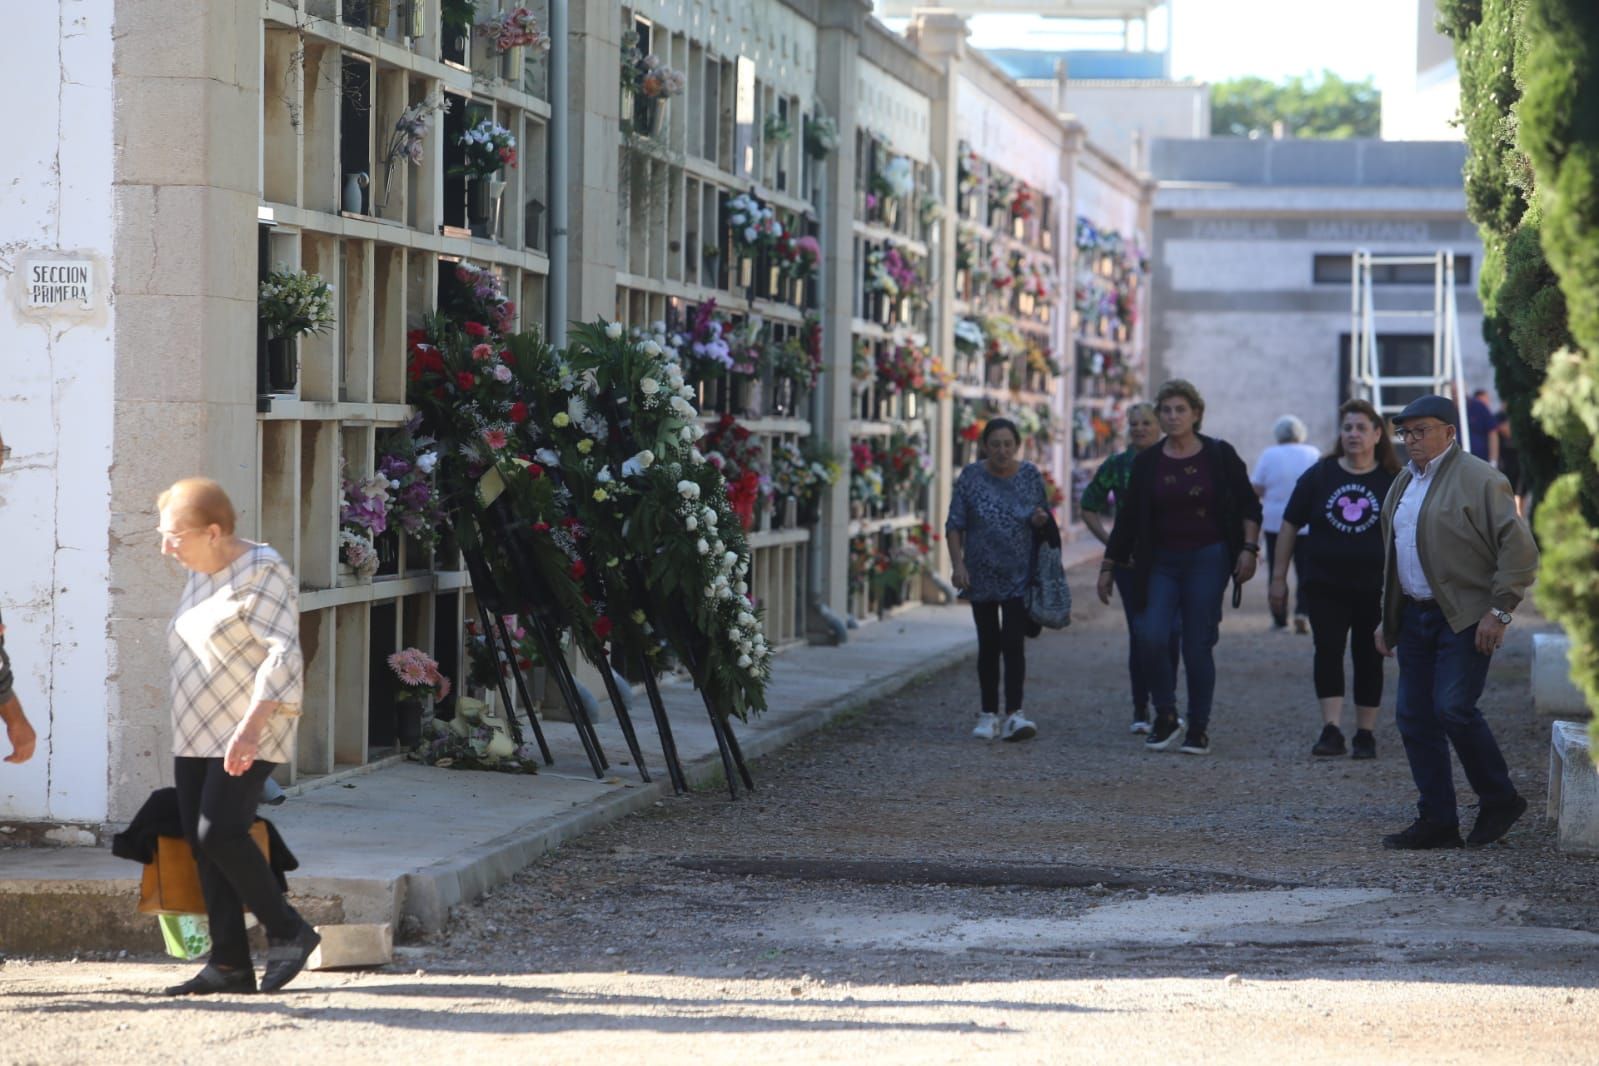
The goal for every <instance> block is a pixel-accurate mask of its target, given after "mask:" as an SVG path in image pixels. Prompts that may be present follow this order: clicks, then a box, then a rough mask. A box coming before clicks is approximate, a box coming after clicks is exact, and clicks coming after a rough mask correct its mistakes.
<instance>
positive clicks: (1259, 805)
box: [0, 569, 1599, 1062]
mask: <svg viewBox="0 0 1599 1066" xmlns="http://www.w3.org/2000/svg"><path fill="white" fill-rule="evenodd" d="M1091 576H1092V571H1091V570H1086V571H1085V570H1082V569H1079V570H1076V571H1074V572H1073V585H1074V592H1075V594H1076V598H1077V604H1078V610H1077V621H1076V622H1075V624H1074V625H1073V626H1072V627H1071V628H1069V629H1068V630H1066V631H1064V632H1061V633H1046V634H1045V635H1044V636H1043V637H1041V638H1039V639H1038V640H1035V641H1031V642H1030V643H1029V645H1028V657H1029V662H1028V666H1029V683H1028V696H1027V704H1026V706H1027V710H1028V712H1029V716H1030V717H1032V718H1033V719H1034V720H1036V721H1037V723H1038V726H1039V736H1038V737H1037V738H1036V739H1035V740H1032V741H1028V742H1024V743H1018V744H1004V743H1000V742H984V741H980V740H976V739H973V738H972V737H971V736H970V735H969V733H970V727H971V719H972V713H973V711H974V709H975V704H976V678H975V670H974V669H973V668H972V667H971V665H970V664H965V665H960V666H956V667H952V668H950V669H947V670H944V671H942V672H940V673H938V674H936V675H934V676H931V677H929V678H927V679H926V680H924V681H922V682H920V683H917V684H915V685H912V686H911V687H909V688H907V689H905V690H903V691H901V692H900V693H899V694H897V695H895V696H893V697H890V698H887V699H884V700H880V701H878V702H876V703H874V704H872V705H871V706H870V707H869V708H868V709H867V710H866V711H864V712H862V713H860V714H858V715H855V716H852V717H849V718H847V719H844V720H841V721H840V722H838V723H837V724H835V725H834V726H833V727H831V728H829V729H827V730H825V731H823V732H821V733H819V734H815V735H813V736H811V737H810V738H808V739H805V740H802V741H800V742H798V743H796V744H795V745H793V746H791V747H789V748H786V749H784V750H782V751H781V752H779V753H778V754H776V755H774V756H771V757H768V758H766V759H763V760H761V761H759V762H758V763H756V765H755V767H754V770H755V774H756V781H757V785H758V786H759V790H758V791H757V792H756V793H755V794H754V795H752V796H748V797H746V798H744V799H741V800H739V801H738V802H736V803H730V802H729V801H728V799H727V797H726V793H725V792H722V791H718V790H716V789H707V790H704V791H702V792H700V793H698V794H695V795H693V796H691V797H688V798H684V799H679V800H668V801H663V802H662V803H661V804H659V805H657V806H656V807H655V808H653V809H652V810H651V811H649V812H648V813H646V814H645V815H642V816H637V817H632V818H628V819H625V820H623V821H622V822H620V823H617V824H615V825H613V826H610V827H608V828H605V829H601V830H599V831H596V832H595V833H593V834H591V835H588V836H586V837H583V838H581V839H580V840H579V841H577V842H576V843H573V844H570V845H567V846H565V847H563V848H561V849H560V850H559V851H557V852H555V853H554V854H552V855H550V856H548V857H546V858H545V859H543V860H541V861H539V862H538V863H535V864H534V865H533V866H531V867H530V868H528V869H527V870H525V871H524V872H523V873H522V874H520V875H519V876H518V877H517V878H516V879H515V880H514V881H513V882H512V883H510V884H508V885H505V886H503V887H501V888H500V889H497V890H495V891H494V892H492V893H490V894H489V895H488V896H487V897H485V898H484V899H482V900H481V901H479V902H478V903H476V904H473V905H470V906H468V907H466V908H463V909H462V910H461V911H460V912H459V913H458V915H457V916H456V920H455V922H454V923H453V924H452V926H451V928H450V929H449V930H448V931H447V932H446V933H445V934H443V935H442V936H440V937H437V938H433V939H429V940H423V941H417V940H415V939H413V940H411V942H409V943H407V944H406V945H405V946H403V947H402V948H401V950H400V952H399V957H398V958H397V959H396V962H395V964H394V965H392V966H389V967H386V968H383V969H380V970H375V971H367V972H344V973H337V972H323V973H307V974H306V975H304V976H303V977H302V978H301V980H300V981H299V982H297V984H296V985H295V986H294V987H293V988H292V989H291V991H290V993H289V994H286V995H283V996H278V997H266V996H261V997H253V998H248V999H244V998H241V999H240V1000H239V1001H238V1003H237V1004H235V1009H233V1010H229V1011H223V1010H219V1009H218V1004H217V1003H216V1002H210V1003H207V1002H193V1001H190V1002H171V1001H158V1000H154V999H151V998H149V997H148V996H147V995H145V994H144V990H145V989H147V988H150V987H156V986H159V985H160V984H161V983H163V978H165V977H167V976H169V975H170V974H171V973H173V972H176V971H175V970H174V966H177V965H186V964H172V965H168V964H166V963H164V962H162V961H159V960H154V959H142V960H141V959H132V960H126V961H123V962H114V963H113V962H106V963H96V962H79V963H76V964H73V963H66V962H25V961H21V960H15V959H13V960H11V961H10V962H9V963H8V964H7V965H6V966H5V967H4V968H3V969H0V989H3V990H4V993H5V995H4V998H3V1002H4V1008H5V1009H4V1010H3V1011H0V1033H3V1034H5V1040H6V1043H7V1046H8V1054H7V1056H6V1057H7V1058H8V1060H10V1061H30V1057H32V1058H38V1059H43V1058H45V1057H47V1056H49V1057H55V1056H59V1055H60V1054H61V1053H62V1051H63V1050H64V1049H67V1048H71V1049H73V1052H72V1053H71V1054H69V1055H68V1057H69V1058H71V1059H72V1060H73V1061H78V1060H80V1059H82V1060H88V1059H90V1058H93V1057H95V1056H96V1054H98V1053H101V1052H108V1051H110V1050H112V1049H113V1048H115V1049H117V1052H118V1056H119V1058H120V1059H122V1060H123V1061H154V1060H155V1059H156V1058H158V1057H161V1056H166V1058H164V1061H170V1056H172V1055H173V1054H174V1053H176V1054H177V1056H178V1058H179V1059H180V1060H181V1059H182V1058H184V1057H185V1055H184V1054H183V1051H184V1049H189V1050H192V1051H193V1052H195V1053H196V1054H197V1053H198V1051H199V1049H200V1048H201V1047H203V1046H206V1044H207V1042H208V1041H215V1040H221V1039H226V1040H228V1041H229V1044H230V1046H232V1047H238V1048H240V1049H241V1050H244V1051H247V1052H254V1051H265V1050H267V1049H269V1048H271V1047H274V1046H278V1047H284V1046H287V1045H284V1044H282V1043H281V1041H282V1040H283V1039H284V1038H285V1037H286V1036H287V1037H289V1038H291V1039H292V1041H293V1045H292V1046H293V1047H294V1049H295V1052H296V1057H302V1056H309V1055H313V1054H316V1055H321V1054H336V1055H338V1056H340V1058H341V1060H343V1061H350V1062H365V1061H377V1060H379V1059H387V1058H389V1057H390V1056H391V1055H392V1054H393V1052H394V1050H395V1049H396V1048H397V1047H399V1046H403V1047H405V1048H406V1049H408V1051H409V1052H411V1053H414V1054H418V1055H426V1056H435V1055H445V1054H449V1055H453V1056H456V1057H458V1058H460V1060H461V1061H501V1060H504V1061H512V1060H521V1061H525V1060H527V1059H529V1058H540V1059H547V1060H551V1061H570V1060H572V1059H575V1058H577V1057H578V1056H579V1055H583V1056H588V1055H591V1054H593V1053H594V1052H595V1051H596V1049H599V1048H603V1049H604V1051H605V1053H606V1054H607V1055H611V1054H618V1053H626V1054H628V1055H634V1054H648V1055H650V1056H651V1057H652V1058H654V1059H656V1060H658V1061H689V1060H694V1061H699V1062H705V1061H711V1062H720V1061H728V1062H732V1061H751V1060H752V1059H759V1060H763V1061H777V1062H787V1061H792V1062H814V1061H841V1062H842V1061H851V1062H859V1061H862V1060H865V1059H867V1058H873V1059H880V1060H885V1061H913V1060H914V1061H937V1062H944V1061H1016V1062H1033V1061H1038V1062H1045V1061H1047V1062H1066V1061H1085V1062H1086V1061H1103V1060H1104V1059H1105V1057H1106V1056H1108V1055H1110V1054H1111V1053H1112V1052H1111V1049H1115V1052H1114V1053H1115V1056H1116V1057H1117V1058H1118V1059H1119V1060H1121V1061H1124V1062H1169V1061H1178V1060H1185V1061H1194V1060H1205V1059H1221V1058H1223V1057H1225V1058H1226V1059H1227V1060H1228V1061H1230V1062H1239V1061H1243V1062H1275V1061H1281V1057H1282V1048H1283V1046H1284V1045H1285V1043H1287V1042H1294V1043H1296V1044H1297V1045H1299V1047H1300V1048H1302V1049H1303V1050H1302V1051H1300V1052H1296V1057H1299V1058H1303V1059H1304V1060H1305V1061H1316V1062H1319V1061H1385V1060H1392V1059H1394V1058H1404V1059H1406V1060H1407V1061H1433V1060H1438V1061H1443V1060H1448V1061H1466V1062H1472V1061H1482V1062H1489V1061H1493V1062H1504V1061H1518V1062H1531V1061H1565V1060H1567V1059H1570V1058H1571V1057H1572V1056H1579V1057H1580V1055H1581V1054H1582V1052H1580V1051H1579V1050H1578V1049H1582V1048H1586V1047H1588V1046H1589V1044H1588V1040H1587V1036H1586V1031H1587V1027H1588V1024H1589V1022H1588V1019H1591V1018H1592V1017H1593V1012H1594V1009H1595V1007H1599V994H1596V992H1595V985H1596V982H1599V963H1596V962H1595V961H1594V959H1595V954H1596V953H1595V948H1596V947H1599V906H1596V905H1595V904H1594V903H1593V901H1592V899H1591V885H1592V883H1593V878H1594V875H1595V873H1596V872H1599V871H1596V867H1595V860H1592V859H1587V858H1582V857H1577V856H1570V855H1565V854H1562V853H1560V852H1558V851H1557V850H1555V847H1554V841H1553V833H1552V831H1551V830H1550V829H1549V828H1548V827H1547V826H1545V825H1544V823H1543V820H1542V818H1541V807H1542V802H1541V801H1542V797H1543V794H1544V789H1545V774H1546V772H1547V771H1546V760H1547V745H1548V729H1549V726H1548V722H1547V720H1542V719H1539V718H1537V717H1536V716H1535V715H1534V714H1533V712H1532V710H1531V707H1530V699H1529V697H1528V694H1527V693H1528V664H1529V657H1530V647H1531V631H1532V630H1534V629H1535V628H1537V627H1539V626H1541V625H1542V624H1543V623H1541V622H1540V621H1539V620H1538V619H1537V618H1536V616H1535V615H1533V614H1532V613H1531V612H1530V611H1527V612H1525V615H1526V617H1525V618H1520V617H1518V622H1517V624H1516V626H1515V627H1513V632H1512V637H1511V640H1510V642H1509V644H1508V645H1507V649H1506V651H1505V652H1504V653H1501V655H1500V656H1499V657H1498V659H1497V661H1496V663H1495V666H1494V670H1493V672H1492V675H1491V678H1490V682H1489V686H1488V691H1487V694H1486V696H1485V699H1484V704H1483V706H1484V710H1485V712H1486V714H1487V716H1488V718H1489V720H1490V722H1491V723H1492V725H1493V727H1494V729H1495V731H1496V733H1497V734H1498V736H1499V738H1500V740H1501V742H1502V744H1503V745H1504V748H1505V751H1506V754H1507V757H1508V758H1509V761H1510V764H1511V768H1512V772H1513V774H1514V777H1515V780H1516V784H1517V787H1518V788H1519V789H1520V790H1521V791H1522V792H1523V793H1524V794H1525V795H1527V796H1528V797H1529V798H1530V799H1532V800H1533V802H1534V808H1533V811H1532V812H1529V815H1528V816H1527V817H1526V818H1525V819H1524V820H1523V822H1522V823H1521V824H1520V825H1519V826H1518V827H1517V829H1516V830H1515V831H1514V832H1513V833H1512V834H1511V835H1510V837H1509V838H1508V839H1507V841H1506V842H1504V843H1502V844H1500V845H1497V846H1494V847H1490V848H1488V849H1485V850H1480V851H1452V852H1447V851H1446V852H1422V853H1396V852H1388V851H1384V850H1383V849H1382V848H1381V847H1380V845H1379V839H1380V837H1381V836H1382V834H1384V833H1387V832H1392V831H1394V830H1396V829H1398V828H1402V827H1403V826H1404V825H1405V824H1407V823H1408V822H1409V820H1410V818H1411V817H1412V812H1413V809H1414V808H1413V790H1412V785H1411V783H1410V779H1409V774H1408V771H1407V769H1406V765H1405V761H1404V757H1403V753H1402V751H1401V749H1400V745H1399V740H1398V737H1397V735H1396V734H1395V732H1394V728H1393V724H1392V712H1391V708H1392V704H1393V692H1394V687H1395V672H1394V671H1395V666H1394V665H1393V664H1392V663H1390V664H1389V666H1388V683H1387V690H1386V693H1385V711H1384V714H1383V717H1382V718H1381V719H1380V721H1379V727H1378V732H1377V737H1378V753H1379V757H1378V759H1377V760H1376V761H1375V762H1364V763H1362V762H1354V761H1351V760H1350V759H1348V758H1332V759H1313V758H1312V757H1311V755H1310V754H1309V751H1310V746H1311V743H1312V742H1313V741H1314V740H1315V737H1316V733H1317V730H1318V728H1319V717H1318V715H1317V713H1316V708H1315V703H1314V700H1313V698H1312V692H1311V687H1310V678H1309V672H1310V653H1311V646H1310V638H1309V637H1304V636H1294V635H1291V634H1279V633H1274V632H1272V631H1271V630H1270V623H1269V619H1268V616H1267V614H1266V610H1265V605H1264V595H1263V594H1264V589H1263V587H1261V583H1260V582H1255V583H1253V584H1252V585H1251V586H1250V587H1249V590H1248V594H1247V595H1246V597H1245V601H1244V607H1243V609H1241V610H1238V611H1234V610H1231V609H1229V610H1228V611H1227V617H1226V620H1225V623H1224V626H1223V633H1222V638H1221V643H1220V645H1219V647H1218V664H1219V674H1220V678H1219V683H1218V690H1217V705H1216V711H1215V715H1214V718H1213V724H1212V728H1211V734H1212V744H1213V754H1212V755H1211V756H1210V757H1208V758H1199V757H1190V756H1184V755H1179V754H1176V753H1175V752H1172V753H1161V754H1155V753H1146V752H1145V751H1143V750H1141V749H1142V744H1141V738H1139V737H1135V736H1133V735H1131V734H1130V733H1129V732H1128V729H1127V723H1128V718H1129V713H1128V711H1129V707H1128V703H1129V701H1128V698H1127V695H1126V675H1125V668H1124V653H1125V643H1124V641H1125V634H1124V631H1123V627H1122V620H1121V612H1120V608H1119V605H1115V604H1113V605H1112V606H1111V607H1110V608H1108V609H1107V608H1101V607H1100V606H1099V605H1098V604H1097V603H1095V602H1092V600H1091V590H1090V588H1089V587H1088V583H1087V582H1088V578H1089V577H1091ZM950 609H951V610H963V609H964V608H960V607H953V608H950ZM877 624H883V625H889V626H892V625H894V624H895V622H894V621H893V619H892V618H891V619H889V620H888V621H886V622H883V623H877ZM1458 787H1459V788H1460V790H1461V795H1462V805H1463V810H1462V817H1463V819H1464V820H1466V821H1467V823H1468V824H1469V820H1470V819H1471V818H1472V817H1473V816H1474V814H1475V811H1474V810H1473V809H1471V808H1470V807H1469V806H1467V804H1468V803H1469V796H1470V793H1469V790H1468V789H1467V788H1466V786H1465V783H1464V781H1460V782H1458ZM419 831H425V827H419ZM174 1022H181V1023H182V1024H181V1025H175V1024H173V1023H174ZM90 1023H92V1024H90ZM174 1041H175V1042H176V1043H174ZM275 1042H276V1043H275ZM140 1048H143V1049H144V1054H145V1055H146V1056H147V1057H143V1058H141V1057H140V1052H139V1049H140ZM130 1051H131V1052H132V1054H131V1056H130V1054H128V1052H130Z"/></svg>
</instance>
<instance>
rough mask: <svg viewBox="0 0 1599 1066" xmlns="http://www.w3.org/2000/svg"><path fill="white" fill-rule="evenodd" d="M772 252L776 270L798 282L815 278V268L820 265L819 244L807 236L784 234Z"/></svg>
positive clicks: (820, 248) (820, 252)
mask: <svg viewBox="0 0 1599 1066" xmlns="http://www.w3.org/2000/svg"><path fill="white" fill-rule="evenodd" d="M774 251H775V253H776V256H777V265H778V269H780V270H781V271H782V272H783V273H784V274H785V275H787V276H788V277H791V278H794V279H796V280H798V281H807V280H809V279H811V278H813V277H815V276H816V269H817V267H819V266H821V264H822V245H821V242H820V241H818V240H817V239H816V238H815V237H812V236H810V235H809V234H806V235H805V236H803V237H794V236H792V235H790V234H784V235H782V236H781V237H779V238H777V241H776V244H775V248H774Z"/></svg>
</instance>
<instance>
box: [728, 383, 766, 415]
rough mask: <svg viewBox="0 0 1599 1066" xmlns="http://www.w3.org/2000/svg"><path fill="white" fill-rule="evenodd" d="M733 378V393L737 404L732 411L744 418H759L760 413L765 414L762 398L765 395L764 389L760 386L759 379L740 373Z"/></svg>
mask: <svg viewBox="0 0 1599 1066" xmlns="http://www.w3.org/2000/svg"><path fill="white" fill-rule="evenodd" d="M735 380H736V382H737V384H736V385H735V388H734V394H735V397H736V404H737V406H736V407H735V410H734V413H735V414H738V415H740V416H741V417H744V418H760V417H761V415H763V414H765V409H764V408H763V407H762V400H763V399H764V398H765V395H766V390H765V389H763V388H762V387H761V385H762V382H761V379H760V378H757V377H750V376H748V375H740V376H739V377H738V378H736V379H735Z"/></svg>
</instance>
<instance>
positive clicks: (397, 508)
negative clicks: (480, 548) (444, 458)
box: [377, 416, 449, 552]
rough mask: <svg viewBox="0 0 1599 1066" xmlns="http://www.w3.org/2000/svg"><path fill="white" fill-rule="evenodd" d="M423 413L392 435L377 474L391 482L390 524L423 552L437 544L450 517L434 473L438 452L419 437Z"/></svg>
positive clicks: (428, 442)
mask: <svg viewBox="0 0 1599 1066" xmlns="http://www.w3.org/2000/svg"><path fill="white" fill-rule="evenodd" d="M420 423H421V416H417V417H415V418H412V419H411V421H410V422H408V423H407V424H406V426H405V429H404V430H403V431H401V432H400V433H397V434H395V435H393V436H392V437H390V438H389V439H388V441H387V442H386V444H387V450H386V451H385V452H384V454H383V455H381V456H379V457H378V463H377V475H378V476H379V477H382V478H386V479H387V480H388V483H389V515H388V517H389V524H390V525H392V526H394V527H395V528H398V529H400V530H402V531H403V532H404V533H405V534H406V536H409V537H412V538H414V539H415V540H416V541H417V542H418V543H419V544H421V545H422V548H423V550H424V551H428V552H431V551H432V549H433V546H434V545H435V544H437V543H438V540H439V536H440V535H441V534H442V532H443V530H444V527H445V525H446V524H447V523H448V521H449V516H448V515H447V514H446V513H445V510H444V504H443V501H442V499H441V498H440V496H439V490H438V485H437V483H436V481H435V480H434V477H433V474H434V471H435V470H436V469H437V467H438V462H439V453H438V451H437V450H436V445H435V442H434V441H433V439H432V438H430V437H417V436H416V435H415V434H416V432H417V427H418V426H419V425H420Z"/></svg>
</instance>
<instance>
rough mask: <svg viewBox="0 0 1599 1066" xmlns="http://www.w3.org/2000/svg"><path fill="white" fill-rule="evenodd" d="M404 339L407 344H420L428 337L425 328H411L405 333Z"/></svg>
mask: <svg viewBox="0 0 1599 1066" xmlns="http://www.w3.org/2000/svg"><path fill="white" fill-rule="evenodd" d="M405 339H406V342H407V343H409V344H413V345H416V344H421V343H422V342H424V341H426V340H427V339H428V331H427V330H425V329H413V330H412V331H411V332H409V333H407V334H406V335H405Z"/></svg>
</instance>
